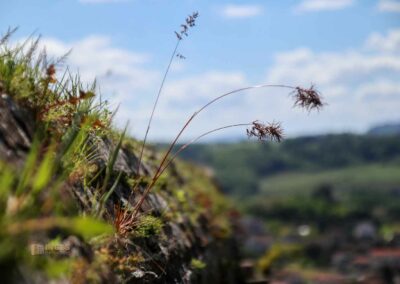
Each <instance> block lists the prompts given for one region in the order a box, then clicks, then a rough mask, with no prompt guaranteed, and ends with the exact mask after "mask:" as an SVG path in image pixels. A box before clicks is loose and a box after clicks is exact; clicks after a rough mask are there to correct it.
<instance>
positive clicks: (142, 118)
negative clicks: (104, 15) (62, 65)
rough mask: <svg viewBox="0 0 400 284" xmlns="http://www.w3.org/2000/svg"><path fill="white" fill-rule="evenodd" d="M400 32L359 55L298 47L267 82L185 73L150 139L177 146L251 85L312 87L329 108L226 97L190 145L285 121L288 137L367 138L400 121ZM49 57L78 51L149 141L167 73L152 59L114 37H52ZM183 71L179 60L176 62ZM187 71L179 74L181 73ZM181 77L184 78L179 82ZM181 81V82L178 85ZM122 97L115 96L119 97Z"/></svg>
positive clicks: (268, 95)
mask: <svg viewBox="0 0 400 284" xmlns="http://www.w3.org/2000/svg"><path fill="white" fill-rule="evenodd" d="M397 33H398V32H397V31H396V30H394V31H390V32H388V33H387V34H373V35H371V36H370V37H368V38H367V39H366V42H365V45H364V46H360V47H359V48H358V49H352V50H344V51H336V52H316V51H313V50H312V49H310V48H297V49H294V50H290V51H287V52H282V53H279V54H277V55H276V56H275V59H274V62H273V64H272V65H271V66H270V67H269V68H268V70H267V73H266V77H265V81H264V82H252V80H250V79H249V78H248V77H247V76H246V75H245V74H243V73H242V72H240V71H234V70H224V71H217V70H209V71H207V72H202V73H199V74H187V73H186V72H182V73H179V74H172V75H173V76H172V77H170V78H168V80H167V83H166V85H165V89H164V92H163V94H162V96H161V99H160V102H159V106H158V109H157V111H156V115H155V117H154V122H153V126H152V129H151V131H150V136H149V138H150V139H163V140H167V139H171V138H173V136H174V135H176V133H177V131H178V130H179V128H180V127H181V126H182V124H183V123H184V122H185V120H186V119H187V118H188V117H189V116H190V115H191V114H192V113H193V112H194V111H196V110H197V109H198V108H199V107H200V106H202V105H204V104H205V103H206V102H208V101H209V100H211V99H212V98H215V97H216V96H218V95H220V94H222V93H225V92H228V91H231V90H233V89H237V88H240V87H245V86H248V85H252V84H258V83H279V84H288V85H294V86H297V85H300V86H309V84H310V83H315V84H316V86H317V88H318V89H319V90H320V91H321V92H322V94H323V96H324V98H325V100H326V102H327V103H328V105H327V107H326V108H325V109H324V110H323V111H321V112H320V113H310V114H309V115H307V112H304V111H302V110H299V109H297V108H296V109H293V108H292V106H293V101H292V100H291V98H290V97H289V96H288V92H290V90H286V89H282V90H281V89H276V88H274V89H260V90H252V91H249V92H245V93H239V94H234V95H232V96H229V97H226V98H224V99H222V100H221V101H218V102H217V103H216V104H213V105H212V106H211V107H210V108H207V110H205V111H204V113H201V114H200V115H199V116H198V117H196V119H195V120H194V121H193V124H192V125H191V127H189V128H188V132H187V133H186V135H184V138H186V139H187V138H191V137H194V136H196V135H198V134H200V133H202V132H204V131H207V130H210V129H213V128H216V127H219V126H223V125H227V124H233V123H243V122H250V121H253V120H255V119H259V120H263V121H272V120H276V121H280V122H282V123H283V127H284V128H285V131H286V134H287V135H288V136H290V135H293V134H300V133H301V134H304V133H321V132H330V131H337V132H341V131H345V130H348V131H363V130H365V129H367V128H368V127H369V126H370V125H372V124H377V123H380V122H386V121H393V120H396V119H397V120H399V119H400V114H399V113H398V109H400V82H399V81H398V78H399V77H400V56H398V53H396V52H395V46H397V45H396V44H393V42H397V40H395V39H396V38H397V36H396V35H397ZM44 43H45V44H46V45H47V49H48V51H49V54H50V55H53V56H60V55H62V54H63V53H65V52H66V51H67V50H69V49H70V48H73V52H72V53H71V55H70V57H69V59H68V63H69V64H71V65H72V66H73V67H75V68H79V70H80V74H81V75H82V77H83V78H84V80H87V81H91V80H92V79H93V78H94V77H95V76H96V77H98V78H99V83H100V86H101V89H102V93H103V94H104V95H105V96H107V97H108V98H111V100H112V101H113V102H115V103H121V106H120V109H119V112H118V114H117V120H118V122H119V125H123V124H124V123H125V122H126V121H127V120H128V119H129V120H130V121H131V128H132V130H133V131H132V134H134V135H136V136H137V137H139V138H142V136H143V134H144V131H145V128H146V125H147V121H148V118H149V114H150V111H151V108H152V103H153V102H154V99H155V95H156V92H157V88H158V86H159V83H160V74H159V72H157V71H155V70H151V69H148V68H146V63H147V62H148V61H149V60H150V59H151V57H150V56H149V55H147V54H141V53H136V52H133V51H130V50H125V49H121V48H118V47H115V46H114V45H113V44H112V42H111V40H110V39H109V38H108V37H103V36H91V37H87V38H84V39H81V40H78V41H75V42H71V43H66V42H62V41H59V40H56V39H49V38H47V39H46V38H45V39H44ZM176 64H178V65H179V61H178V62H177V63H176ZM179 68H180V67H176V68H175V67H174V69H176V72H177V71H179ZM175 75H178V76H175ZM177 78H178V79H177ZM113 94H115V95H113ZM226 136H231V137H232V136H235V137H243V138H244V137H245V131H244V129H230V130H227V131H222V132H220V133H219V134H217V135H213V136H211V137H213V138H215V137H226Z"/></svg>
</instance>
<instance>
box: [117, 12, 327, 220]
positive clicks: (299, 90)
mask: <svg viewBox="0 0 400 284" xmlns="http://www.w3.org/2000/svg"><path fill="white" fill-rule="evenodd" d="M198 16H199V14H198V13H197V12H195V13H193V14H192V15H190V16H189V17H188V18H186V20H185V24H182V25H181V27H182V29H181V31H180V32H176V31H175V35H176V37H177V43H176V46H175V48H174V50H173V52H172V56H171V58H170V61H169V64H168V67H167V69H166V71H165V73H164V77H163V79H162V81H161V85H160V88H159V90H158V93H157V96H156V100H155V103H154V105H153V109H152V112H151V115H150V119H149V122H148V125H147V129H146V133H145V136H144V140H143V143H142V147H141V150H140V154H139V163H138V168H137V174H138V175H139V176H140V166H141V163H142V157H143V151H144V147H145V145H146V142H147V137H148V133H149V130H150V127H151V124H152V119H153V116H154V113H155V110H156V107H157V104H158V101H159V99H160V95H161V93H162V90H163V87H164V84H165V80H166V78H167V76H168V73H169V70H170V66H171V64H172V61H173V59H174V57H178V58H184V56H182V55H181V54H178V53H177V52H178V47H179V44H180V42H181V41H182V39H183V37H184V36H188V31H189V29H191V28H192V27H194V26H195V24H196V20H197V18H198ZM177 55H178V56H177ZM260 88H284V89H289V90H291V91H292V98H293V99H294V106H298V107H301V108H303V109H306V110H308V111H311V110H313V109H317V110H319V109H321V108H322V107H323V105H324V103H323V102H322V98H321V96H320V93H319V92H318V91H317V90H316V89H315V87H314V86H313V85H312V86H311V87H310V88H303V87H299V86H288V85H280V84H262V85H255V86H248V87H243V88H239V89H235V90H232V91H230V92H227V93H224V94H222V95H219V96H217V97H215V98H214V99H212V100H210V101H209V102H208V103H206V104H205V105H203V106H202V107H200V108H199V109H198V110H197V111H196V112H194V113H193V114H192V115H191V116H190V117H189V118H188V119H187V120H186V122H185V123H184V124H183V126H182V128H181V129H180V131H179V132H178V134H177V135H176V136H175V138H174V139H173V140H172V142H171V143H170V145H169V147H168V149H167V151H166V153H165V154H164V156H163V157H162V159H161V162H160V163H159V164H158V166H157V169H156V171H155V173H154V174H153V177H152V180H151V182H150V183H149V184H148V185H147V187H146V189H145V190H144V192H143V194H142V196H141V198H140V200H139V201H138V202H137V204H136V205H135V207H134V209H133V212H132V214H133V216H132V218H126V219H125V220H129V221H130V222H131V225H132V226H133V224H134V223H135V220H136V217H137V215H138V213H139V210H140V208H141V206H142V204H143V202H144V200H145V199H146V197H147V196H148V194H149V193H150V191H151V190H152V189H153V187H154V185H155V184H156V183H157V181H158V179H159V178H160V176H161V175H162V174H163V173H164V172H165V170H166V169H167V168H168V167H169V166H170V165H171V163H172V162H173V160H174V159H175V158H176V157H177V155H178V154H179V153H180V152H182V151H183V150H184V149H186V148H187V147H188V146H190V145H191V144H193V143H195V142H196V141H198V140H199V139H201V138H203V137H204V136H207V135H210V134H212V133H214V132H217V131H221V130H223V129H227V128H232V127H244V126H247V127H249V128H248V129H247V130H246V133H247V135H248V137H249V138H250V137H256V138H257V139H258V140H260V141H261V140H271V141H276V142H281V141H282V139H283V128H282V126H281V123H278V122H271V123H266V124H264V123H261V122H259V121H258V120H255V121H253V122H248V123H239V124H232V125H226V126H222V127H218V128H215V129H212V130H210V131H207V132H205V133H203V134H201V135H199V136H197V137H196V138H195V139H193V140H191V141H189V142H188V143H186V144H184V145H183V146H181V147H180V148H179V149H178V150H177V151H176V152H175V153H174V154H172V150H173V149H174V147H175V145H176V144H177V142H178V141H179V139H180V137H181V135H182V134H183V132H184V131H185V130H186V129H187V128H188V127H189V125H190V124H191V122H192V121H193V120H194V119H195V118H196V117H197V116H198V115H199V114H200V113H201V112H203V111H204V110H205V109H207V108H208V107H209V106H210V105H212V104H214V103H216V102H217V101H219V100H221V99H223V98H225V97H227V96H230V95H233V94H235V93H240V92H243V91H248V90H252V89H260ZM137 186H138V185H136V186H135V188H134V189H133V190H132V193H133V192H136V189H137ZM129 210H130V209H129ZM126 225H128V224H126Z"/></svg>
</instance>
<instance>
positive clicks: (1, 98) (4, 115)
mask: <svg viewBox="0 0 400 284" xmlns="http://www.w3.org/2000/svg"><path fill="white" fill-rule="evenodd" d="M33 127H34V125H33V119H32V115H30V114H29V113H28V112H26V111H23V110H21V109H20V108H18V107H17V105H16V104H15V103H14V102H13V101H12V100H11V98H10V97H9V96H8V95H6V94H4V93H1V94H0V157H4V158H5V160H6V161H7V162H10V163H17V164H18V163H21V161H22V160H23V159H22V158H23V157H25V155H26V153H27V152H28V150H29V148H30V145H31V141H32V136H33Z"/></svg>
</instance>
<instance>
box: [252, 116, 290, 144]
mask: <svg viewBox="0 0 400 284" xmlns="http://www.w3.org/2000/svg"><path fill="white" fill-rule="evenodd" d="M247 136H248V137H249V138H251V137H256V138H257V139H258V140H264V141H265V140H270V141H275V142H281V141H282V139H283V129H282V127H281V124H280V123H279V122H272V123H268V124H263V123H261V122H258V121H257V120H256V121H253V123H252V126H251V128H249V129H247Z"/></svg>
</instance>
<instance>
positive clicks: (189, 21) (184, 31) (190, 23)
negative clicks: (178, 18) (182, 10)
mask: <svg viewBox="0 0 400 284" xmlns="http://www.w3.org/2000/svg"><path fill="white" fill-rule="evenodd" d="M198 16H199V12H193V13H192V14H191V15H189V16H188V17H187V18H186V19H185V23H184V24H181V30H180V31H179V32H177V31H175V35H176V37H177V38H178V40H182V39H183V36H189V33H188V32H189V29H190V28H193V27H194V26H196V19H197V17H198Z"/></svg>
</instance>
